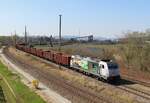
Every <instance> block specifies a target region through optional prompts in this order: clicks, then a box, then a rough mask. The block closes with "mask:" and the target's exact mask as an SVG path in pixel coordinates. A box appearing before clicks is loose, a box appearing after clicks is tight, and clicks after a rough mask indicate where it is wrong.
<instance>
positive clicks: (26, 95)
mask: <svg viewBox="0 0 150 103" xmlns="http://www.w3.org/2000/svg"><path fill="white" fill-rule="evenodd" d="M0 74H1V75H3V77H4V78H5V79H6V80H7V82H8V83H9V85H10V86H11V88H12V89H13V91H14V93H15V95H16V96H17V98H16V99H17V101H16V100H15V98H14V96H13V95H12V94H11V92H10V90H9V89H8V88H7V87H6V85H2V84H4V83H3V82H0V85H2V86H3V88H4V93H5V96H6V99H8V100H7V101H8V103H45V101H44V100H43V99H42V98H41V97H40V96H38V95H37V94H36V93H34V92H33V91H32V90H31V89H29V88H28V87H27V86H26V85H24V84H23V83H22V82H21V80H20V77H19V76H18V75H17V74H14V73H12V72H11V71H9V70H8V68H7V67H6V66H4V65H3V64H2V63H1V62H0Z"/></svg>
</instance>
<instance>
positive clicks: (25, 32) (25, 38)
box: [24, 26, 27, 45]
mask: <svg viewBox="0 0 150 103" xmlns="http://www.w3.org/2000/svg"><path fill="white" fill-rule="evenodd" d="M24 34H25V37H24V40H25V45H27V27H26V26H25V31H24Z"/></svg>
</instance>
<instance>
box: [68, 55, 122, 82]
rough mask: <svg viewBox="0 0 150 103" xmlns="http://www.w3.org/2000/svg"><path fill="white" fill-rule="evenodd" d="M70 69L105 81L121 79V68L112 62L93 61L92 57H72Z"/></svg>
mask: <svg viewBox="0 0 150 103" xmlns="http://www.w3.org/2000/svg"><path fill="white" fill-rule="evenodd" d="M70 67H72V68H75V69H79V70H81V71H84V72H86V73H88V74H92V75H94V76H97V77H99V78H101V79H104V80H114V79H119V78H120V72H119V67H118V65H117V63H115V62H113V61H112V60H93V59H91V58H90V57H81V56H79V55H72V56H71V61H70Z"/></svg>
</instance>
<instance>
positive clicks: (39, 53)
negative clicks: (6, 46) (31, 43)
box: [36, 49, 43, 57]
mask: <svg viewBox="0 0 150 103" xmlns="http://www.w3.org/2000/svg"><path fill="white" fill-rule="evenodd" d="M36 54H37V56H38V57H43V50H42V49H36Z"/></svg>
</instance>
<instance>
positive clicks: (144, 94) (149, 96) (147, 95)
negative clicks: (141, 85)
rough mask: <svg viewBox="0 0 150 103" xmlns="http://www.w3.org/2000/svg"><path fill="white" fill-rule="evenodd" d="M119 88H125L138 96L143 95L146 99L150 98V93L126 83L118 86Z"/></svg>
mask: <svg viewBox="0 0 150 103" xmlns="http://www.w3.org/2000/svg"><path fill="white" fill-rule="evenodd" d="M117 88H119V89H121V90H124V91H126V92H128V93H131V94H134V95H136V96H139V97H142V98H144V99H146V100H150V93H147V92H143V91H141V90H138V89H135V88H133V87H130V86H126V85H123V86H117Z"/></svg>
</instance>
